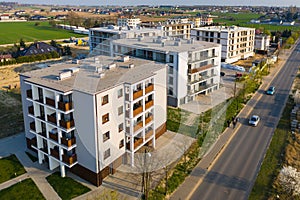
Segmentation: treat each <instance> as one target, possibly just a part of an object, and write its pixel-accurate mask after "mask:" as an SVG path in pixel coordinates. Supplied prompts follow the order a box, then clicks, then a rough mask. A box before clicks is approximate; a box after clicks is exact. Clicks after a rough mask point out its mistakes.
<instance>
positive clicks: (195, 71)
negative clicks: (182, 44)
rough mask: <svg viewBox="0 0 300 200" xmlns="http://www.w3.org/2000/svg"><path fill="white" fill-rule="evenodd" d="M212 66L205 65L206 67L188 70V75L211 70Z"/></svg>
mask: <svg viewBox="0 0 300 200" xmlns="http://www.w3.org/2000/svg"><path fill="white" fill-rule="evenodd" d="M212 66H213V65H212V64H209V65H205V66H202V67H198V68H194V69H188V73H189V74H194V73H197V72H200V71H203V70H206V69H209V68H211V67H212Z"/></svg>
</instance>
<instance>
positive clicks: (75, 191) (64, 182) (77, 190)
mask: <svg viewBox="0 0 300 200" xmlns="http://www.w3.org/2000/svg"><path fill="white" fill-rule="evenodd" d="M46 179H47V181H48V182H49V183H50V185H51V186H52V187H53V188H54V190H55V191H56V192H57V194H58V195H59V196H60V197H61V198H62V199H63V200H65V199H72V198H75V197H77V196H80V195H82V194H84V193H86V192H88V191H90V189H89V188H88V187H86V186H84V185H82V184H80V183H78V182H76V181H75V180H73V179H72V178H70V177H64V178H63V177H61V176H60V173H59V172H55V173H54V174H51V175H50V176H48V177H47V178H46Z"/></svg>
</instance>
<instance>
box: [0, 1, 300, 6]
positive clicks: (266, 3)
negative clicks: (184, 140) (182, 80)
mask: <svg viewBox="0 0 300 200" xmlns="http://www.w3.org/2000/svg"><path fill="white" fill-rule="evenodd" d="M2 1H3V0H2ZM4 1H5V2H18V3H28V4H31V3H32V4H52V5H56V4H57V5H76V6H77V5H86V6H92V5H94V6H102V5H120V6H130V5H229V6H240V5H242V6H245V5H246V6H247V5H250V6H276V7H277V6H285V7H289V6H297V7H300V0H250V1H245V0H213V1H207V0H84V1H83V0H48V1H47V0H4Z"/></svg>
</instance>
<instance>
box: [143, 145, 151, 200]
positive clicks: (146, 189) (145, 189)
mask: <svg viewBox="0 0 300 200" xmlns="http://www.w3.org/2000/svg"><path fill="white" fill-rule="evenodd" d="M147 155H148V157H151V153H150V152H149V151H148V149H146V148H145V151H144V163H143V168H142V169H143V175H142V193H143V199H145V200H147V199H148V193H149V181H150V180H149V179H150V173H149V170H148V169H149V168H148V163H147Z"/></svg>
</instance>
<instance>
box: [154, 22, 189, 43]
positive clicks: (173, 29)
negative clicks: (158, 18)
mask: <svg viewBox="0 0 300 200" xmlns="http://www.w3.org/2000/svg"><path fill="white" fill-rule="evenodd" d="M191 28H192V23H191V22H189V19H188V18H171V19H168V20H167V21H166V23H163V24H160V25H159V26H158V27H157V29H159V30H162V32H163V36H170V37H178V38H183V39H189V38H190V34H191Z"/></svg>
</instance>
